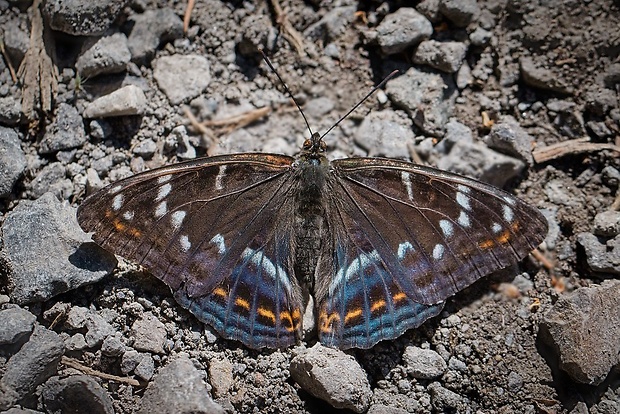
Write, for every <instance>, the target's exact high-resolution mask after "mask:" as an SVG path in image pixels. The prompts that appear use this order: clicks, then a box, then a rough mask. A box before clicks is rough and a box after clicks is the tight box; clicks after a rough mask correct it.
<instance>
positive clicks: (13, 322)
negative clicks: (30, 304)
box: [0, 307, 37, 349]
mask: <svg viewBox="0 0 620 414" xmlns="http://www.w3.org/2000/svg"><path fill="white" fill-rule="evenodd" d="M36 320H37V317H36V316H34V315H33V314H32V313H30V312H28V311H27V310H26V309H22V308H17V307H16V308H8V309H3V310H1V311H0V349H2V345H11V344H14V343H16V342H19V341H20V340H22V339H23V338H24V337H26V336H28V335H30V333H31V332H32V328H33V327H34V323H35V321H36Z"/></svg>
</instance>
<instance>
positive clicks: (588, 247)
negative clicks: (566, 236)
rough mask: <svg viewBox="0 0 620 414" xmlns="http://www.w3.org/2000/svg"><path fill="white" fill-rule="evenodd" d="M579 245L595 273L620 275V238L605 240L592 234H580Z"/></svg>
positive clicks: (578, 237) (578, 236)
mask: <svg viewBox="0 0 620 414" xmlns="http://www.w3.org/2000/svg"><path fill="white" fill-rule="evenodd" d="M577 243H578V244H579V245H581V246H582V247H583V249H584V250H585V252H586V260H587V261H588V266H589V267H590V269H591V270H592V271H593V272H599V273H611V274H613V275H620V236H616V237H614V238H613V239H609V240H605V239H603V238H599V237H597V236H595V235H594V234H592V233H579V234H578V235H577Z"/></svg>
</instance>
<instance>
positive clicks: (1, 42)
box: [0, 36, 17, 83]
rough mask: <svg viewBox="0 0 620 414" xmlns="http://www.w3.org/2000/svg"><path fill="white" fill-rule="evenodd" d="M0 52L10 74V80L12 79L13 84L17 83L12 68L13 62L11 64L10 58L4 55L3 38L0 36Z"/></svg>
mask: <svg viewBox="0 0 620 414" xmlns="http://www.w3.org/2000/svg"><path fill="white" fill-rule="evenodd" d="M0 52H2V56H4V61H5V62H6V65H7V66H8V67H9V72H10V73H11V79H13V82H14V83H17V75H16V74H15V69H14V68H13V62H11V58H9V55H8V53H6V48H5V47H4V37H2V36H0Z"/></svg>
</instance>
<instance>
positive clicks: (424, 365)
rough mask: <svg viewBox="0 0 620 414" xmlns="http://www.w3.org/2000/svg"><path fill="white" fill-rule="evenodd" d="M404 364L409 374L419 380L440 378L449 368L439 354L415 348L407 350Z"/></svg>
mask: <svg viewBox="0 0 620 414" xmlns="http://www.w3.org/2000/svg"><path fill="white" fill-rule="evenodd" d="M403 362H404V363H405V368H406V369H407V374H408V375H411V376H412V377H414V378H419V379H433V378H437V377H440V376H442V375H443V374H444V373H445V372H446V370H447V368H448V367H447V365H446V361H444V359H443V358H442V357H441V356H440V355H439V354H438V353H437V352H435V351H433V350H431V349H422V348H418V347H415V346H408V347H407V348H405V352H404V353H403Z"/></svg>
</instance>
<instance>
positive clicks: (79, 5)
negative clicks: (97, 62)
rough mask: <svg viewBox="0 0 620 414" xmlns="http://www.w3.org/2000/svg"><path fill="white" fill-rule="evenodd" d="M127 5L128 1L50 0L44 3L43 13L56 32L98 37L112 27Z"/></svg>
mask: <svg viewBox="0 0 620 414" xmlns="http://www.w3.org/2000/svg"><path fill="white" fill-rule="evenodd" d="M125 4H127V0H105V1H94V2H89V1H63V0H49V1H46V2H44V3H43V13H44V15H45V17H46V21H48V22H49V24H50V26H51V27H52V29H54V30H58V31H61V32H64V33H67V34H70V35H74V36H96V35H100V34H102V33H103V32H105V31H106V30H107V29H108V27H110V26H111V25H112V23H113V22H114V20H116V18H117V17H118V15H119V14H120V12H121V10H123V7H125Z"/></svg>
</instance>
